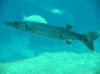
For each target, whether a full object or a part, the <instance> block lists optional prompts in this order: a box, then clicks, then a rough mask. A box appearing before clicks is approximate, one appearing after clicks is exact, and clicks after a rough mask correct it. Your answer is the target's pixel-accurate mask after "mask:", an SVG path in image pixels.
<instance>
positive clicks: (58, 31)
mask: <svg viewBox="0 0 100 74" xmlns="http://www.w3.org/2000/svg"><path fill="white" fill-rule="evenodd" d="M5 24H6V25H8V26H11V27H13V28H16V29H18V30H21V31H25V32H31V33H34V34H38V35H43V36H48V37H53V38H58V39H61V40H63V41H65V42H66V43H67V44H71V42H70V40H80V41H82V42H83V43H84V44H85V45H86V46H87V47H88V48H89V49H91V50H94V44H93V41H94V40H96V39H97V37H98V35H99V34H100V31H96V32H89V33H87V34H78V33H75V32H72V31H71V29H72V26H71V25H67V26H66V27H57V26H53V25H48V24H45V23H39V22H24V21H22V22H5Z"/></svg>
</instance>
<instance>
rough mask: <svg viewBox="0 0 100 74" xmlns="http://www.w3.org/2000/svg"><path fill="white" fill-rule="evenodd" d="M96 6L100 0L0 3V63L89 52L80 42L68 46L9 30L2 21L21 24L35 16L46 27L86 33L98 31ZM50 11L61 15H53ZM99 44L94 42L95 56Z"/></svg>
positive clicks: (99, 18) (11, 0)
mask: <svg viewBox="0 0 100 74" xmlns="http://www.w3.org/2000/svg"><path fill="white" fill-rule="evenodd" d="M99 4H100V2H99V0H43V1H42V0H0V62H8V61H16V60H20V59H24V58H29V57H35V56H37V55H39V54H41V53H43V52H63V51H65V52H73V53H88V52H90V53H91V51H90V50H89V49H88V48H87V47H86V46H85V45H84V44H83V43H81V42H80V41H71V42H72V46H69V45H67V44H66V43H64V42H63V41H61V40H58V39H54V38H48V37H44V36H38V35H34V34H32V33H26V32H22V31H19V30H15V29H12V28H10V27H8V26H6V25H5V24H4V22H6V21H21V20H22V19H23V17H24V16H30V15H33V14H37V15H40V16H42V17H44V18H45V19H46V20H47V22H48V24H53V25H56V26H65V25H66V24H73V29H72V31H74V32H77V33H81V34H85V33H88V32H91V31H98V30H100V9H99V7H100V6H99ZM41 7H42V8H41ZM53 8H58V9H60V10H63V13H62V14H61V15H60V14H56V13H52V12H51V11H50V9H53ZM99 41H100V37H99V38H98V39H97V40H96V41H95V42H94V45H95V50H96V52H98V53H99V52H100V43H99Z"/></svg>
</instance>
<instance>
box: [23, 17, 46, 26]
mask: <svg viewBox="0 0 100 74" xmlns="http://www.w3.org/2000/svg"><path fill="white" fill-rule="evenodd" d="M23 21H29V22H40V23H45V24H47V21H46V20H45V19H44V18H43V17H42V16H40V15H31V16H25V17H24V19H23Z"/></svg>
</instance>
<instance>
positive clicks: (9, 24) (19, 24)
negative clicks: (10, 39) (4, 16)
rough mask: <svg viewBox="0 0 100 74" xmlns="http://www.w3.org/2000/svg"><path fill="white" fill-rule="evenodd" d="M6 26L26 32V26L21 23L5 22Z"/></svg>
mask: <svg viewBox="0 0 100 74" xmlns="http://www.w3.org/2000/svg"><path fill="white" fill-rule="evenodd" d="M5 24H6V25H7V26H10V27H13V28H16V29H19V30H23V31H26V24H25V23H23V22H5Z"/></svg>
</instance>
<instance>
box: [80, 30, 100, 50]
mask: <svg viewBox="0 0 100 74" xmlns="http://www.w3.org/2000/svg"><path fill="white" fill-rule="evenodd" d="M99 35H100V31H96V32H89V33H87V34H85V35H84V37H83V38H81V39H80V40H81V41H82V42H83V43H84V44H85V45H86V46H87V47H88V48H89V49H91V50H94V44H93V41H94V40H96V39H97V37H98V36H99Z"/></svg>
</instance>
